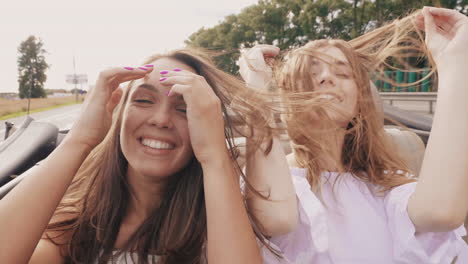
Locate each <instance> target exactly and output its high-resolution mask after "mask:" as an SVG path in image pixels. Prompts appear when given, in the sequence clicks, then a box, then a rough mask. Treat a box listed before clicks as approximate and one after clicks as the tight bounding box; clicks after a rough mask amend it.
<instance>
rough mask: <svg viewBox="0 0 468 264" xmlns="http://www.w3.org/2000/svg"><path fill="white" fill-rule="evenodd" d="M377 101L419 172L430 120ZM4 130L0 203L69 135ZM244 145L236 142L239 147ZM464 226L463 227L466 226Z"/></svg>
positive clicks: (36, 125) (28, 128)
mask: <svg viewBox="0 0 468 264" xmlns="http://www.w3.org/2000/svg"><path fill="white" fill-rule="evenodd" d="M376 100H378V105H380V108H379V109H380V111H381V112H382V116H385V117H386V118H385V120H386V121H385V123H384V122H383V123H382V129H384V130H385V132H386V133H387V134H388V135H389V136H390V137H391V138H392V140H393V141H394V142H395V144H396V145H397V146H398V148H399V151H400V155H402V156H403V157H404V158H405V159H406V160H407V162H408V164H409V166H410V168H411V169H412V170H413V171H419V169H420V167H421V164H422V160H423V157H424V150H425V145H426V143H427V140H428V137H429V133H430V130H431V126H432V118H430V117H427V116H423V115H420V114H415V113H412V112H408V111H405V110H401V109H398V108H396V107H393V106H390V105H387V104H382V102H381V101H380V99H379V98H378V97H377V99H376ZM382 120H383V118H382ZM389 120H390V121H389ZM395 124H398V125H395ZM6 130H7V131H5V132H6V133H5V139H0V140H1V141H0V200H1V199H2V198H3V197H4V196H5V195H7V194H8V192H9V191H11V190H12V189H13V188H14V187H15V186H16V185H17V184H18V183H20V182H21V181H22V180H23V179H24V178H25V177H28V170H29V169H31V168H32V167H34V166H38V165H39V164H40V162H41V160H43V159H44V158H46V157H47V156H48V155H49V154H50V153H51V152H52V151H53V150H54V149H55V148H56V147H57V146H58V145H59V144H60V142H61V141H62V139H63V138H64V137H65V136H66V134H67V132H68V130H59V128H58V127H56V126H55V125H53V124H50V123H46V122H37V121H35V120H33V119H32V118H31V117H28V118H26V120H25V121H24V122H23V123H22V124H19V125H16V126H14V125H13V124H11V123H10V124H7V125H6ZM243 141H244V140H243V139H242V138H239V144H240V145H241V144H242V142H243ZM282 141H283V147H284V148H285V152H286V153H289V152H290V151H291V149H290V147H289V142H288V137H287V135H284V137H282ZM241 149H242V148H241ZM0 202H1V201H0ZM467 222H468V221H467ZM467 224H468V223H466V224H465V225H466V226H468V225H467Z"/></svg>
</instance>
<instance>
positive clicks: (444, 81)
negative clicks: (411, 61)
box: [408, 8, 468, 232]
mask: <svg viewBox="0 0 468 264" xmlns="http://www.w3.org/2000/svg"><path fill="white" fill-rule="evenodd" d="M421 20H423V21H421ZM419 23H420V24H422V23H424V28H425V31H426V43H427V45H428V48H429V50H430V51H431V53H432V55H433V57H434V60H435V62H436V64H437V67H438V74H439V89H438V96H437V111H436V113H435V115H434V122H433V125H432V130H431V136H430V138H429V142H428V144H427V149H426V153H425V156H424V161H423V165H422V168H421V172H420V177H419V182H418V184H417V186H416V190H415V192H414V194H413V195H412V196H411V198H410V200H409V203H408V213H409V215H410V218H411V220H412V221H413V223H414V224H415V226H416V230H417V231H419V232H425V231H448V230H453V229H454V228H456V227H458V226H460V225H462V224H463V222H464V219H465V217H466V215H467V212H468V138H467V136H468V103H467V100H468V85H467V83H468V82H467V78H468V17H466V16H464V15H462V14H460V13H458V12H457V11H455V10H449V9H442V8H424V9H423V16H420V17H419Z"/></svg>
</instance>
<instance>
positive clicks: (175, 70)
mask: <svg viewBox="0 0 468 264" xmlns="http://www.w3.org/2000/svg"><path fill="white" fill-rule="evenodd" d="M173 71H182V70H181V69H174V70H173Z"/></svg>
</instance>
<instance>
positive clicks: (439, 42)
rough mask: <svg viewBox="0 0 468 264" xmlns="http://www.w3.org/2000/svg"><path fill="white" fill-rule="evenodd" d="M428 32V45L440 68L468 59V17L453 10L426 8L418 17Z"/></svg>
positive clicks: (417, 21)
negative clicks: (463, 58)
mask: <svg viewBox="0 0 468 264" xmlns="http://www.w3.org/2000/svg"><path fill="white" fill-rule="evenodd" d="M416 23H417V25H418V26H419V27H420V28H421V29H423V30H424V31H425V32H426V44H427V47H428V49H429V51H430V52H431V53H432V56H433V58H434V60H435V62H436V64H437V65H438V66H441V65H446V64H447V63H448V64H450V63H452V62H453V61H457V60H458V61H459V60H460V59H461V58H460V56H465V58H466V59H468V53H467V47H468V17H467V16H465V15H463V14H461V13H460V12H458V11H456V10H452V9H445V8H436V7H424V8H423V10H422V12H421V14H420V15H418V16H417V17H416Z"/></svg>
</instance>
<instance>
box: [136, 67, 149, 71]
mask: <svg viewBox="0 0 468 264" xmlns="http://www.w3.org/2000/svg"><path fill="white" fill-rule="evenodd" d="M138 69H140V70H144V71H147V70H148V69H146V68H145V67H138Z"/></svg>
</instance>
